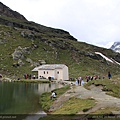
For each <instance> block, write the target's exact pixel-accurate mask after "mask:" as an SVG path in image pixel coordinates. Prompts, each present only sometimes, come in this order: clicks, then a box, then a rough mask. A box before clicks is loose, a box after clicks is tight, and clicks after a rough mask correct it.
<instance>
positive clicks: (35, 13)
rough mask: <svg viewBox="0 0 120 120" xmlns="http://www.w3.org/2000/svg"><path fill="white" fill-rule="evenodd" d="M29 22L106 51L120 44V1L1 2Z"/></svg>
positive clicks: (43, 0)
mask: <svg viewBox="0 0 120 120" xmlns="http://www.w3.org/2000/svg"><path fill="white" fill-rule="evenodd" d="M1 2H2V3H3V4H5V5H6V6H8V7H10V8H11V9H12V10H14V11H17V12H19V13H20V14H22V15H24V17H25V18H26V19H27V20H29V21H34V22H36V23H39V24H41V25H45V26H48V27H53V28H58V29H63V30H66V31H68V32H69V33H70V34H71V35H72V36H74V37H75V38H76V39H78V41H82V42H87V43H89V44H93V45H97V46H100V47H105V48H109V47H111V45H112V44H113V43H114V42H117V41H120V0H1Z"/></svg>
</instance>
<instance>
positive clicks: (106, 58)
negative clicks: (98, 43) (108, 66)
mask: <svg viewBox="0 0 120 120" xmlns="http://www.w3.org/2000/svg"><path fill="white" fill-rule="evenodd" d="M95 54H98V55H100V56H102V57H103V58H104V59H105V60H107V61H109V62H111V63H114V62H113V61H112V60H111V59H109V58H108V57H106V56H105V55H103V54H102V53H100V52H95Z"/></svg>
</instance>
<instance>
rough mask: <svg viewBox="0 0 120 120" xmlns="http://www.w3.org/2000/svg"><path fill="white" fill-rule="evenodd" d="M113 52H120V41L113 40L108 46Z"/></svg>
mask: <svg viewBox="0 0 120 120" xmlns="http://www.w3.org/2000/svg"><path fill="white" fill-rule="evenodd" d="M110 49H112V50H113V51H115V52H118V53H120V42H114V44H113V45H112V46H111V47H110Z"/></svg>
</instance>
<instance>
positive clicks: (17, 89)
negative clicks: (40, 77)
mask: <svg viewBox="0 0 120 120" xmlns="http://www.w3.org/2000/svg"><path fill="white" fill-rule="evenodd" d="M59 87H61V85H60V84H57V83H51V84H49V83H44V84H43V83H42V84H38V83H20V82H19V83H17V82H0V114H27V113H35V112H38V111H42V108H41V106H40V104H39V98H40V95H41V94H42V93H44V92H50V91H51V90H53V89H56V88H59Z"/></svg>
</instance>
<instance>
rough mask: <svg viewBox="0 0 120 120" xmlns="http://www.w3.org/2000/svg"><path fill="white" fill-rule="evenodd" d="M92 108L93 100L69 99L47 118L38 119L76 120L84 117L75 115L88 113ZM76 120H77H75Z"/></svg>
mask: <svg viewBox="0 0 120 120" xmlns="http://www.w3.org/2000/svg"><path fill="white" fill-rule="evenodd" d="M93 106H95V100H93V99H80V98H75V97H73V98H71V99H69V100H68V101H66V102H65V103H64V105H63V106H62V107H61V108H60V109H58V110H56V111H55V112H53V113H52V114H48V116H46V117H43V118H40V120H44V119H45V120H61V119H65V120H70V119H76V118H77V117H80V116H81V117H84V115H78V116H77V115H76V114H77V113H78V112H80V111H84V112H86V111H88V110H89V109H91V108H92V107H93ZM77 119H78V118H77Z"/></svg>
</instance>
